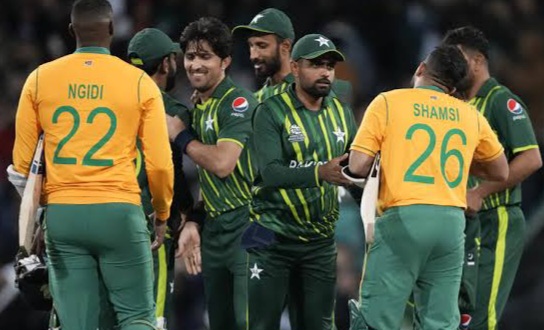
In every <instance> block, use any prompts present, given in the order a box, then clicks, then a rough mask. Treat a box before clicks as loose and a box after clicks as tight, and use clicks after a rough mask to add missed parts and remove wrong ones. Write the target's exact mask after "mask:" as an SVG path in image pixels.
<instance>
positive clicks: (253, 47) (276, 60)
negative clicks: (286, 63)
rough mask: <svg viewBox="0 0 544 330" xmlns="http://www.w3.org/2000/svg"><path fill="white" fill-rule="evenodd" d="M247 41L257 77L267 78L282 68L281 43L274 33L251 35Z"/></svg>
mask: <svg viewBox="0 0 544 330" xmlns="http://www.w3.org/2000/svg"><path fill="white" fill-rule="evenodd" d="M247 43H248V45H249V59H250V60H251V63H253V68H254V69H255V75H256V76H257V77H259V78H267V77H270V76H272V75H274V74H275V73H276V72H278V71H279V70H280V68H281V60H280V44H279V42H278V38H277V37H276V36H275V35H274V34H265V35H258V36H251V37H249V38H248V40H247Z"/></svg>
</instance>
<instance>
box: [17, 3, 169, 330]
mask: <svg viewBox="0 0 544 330" xmlns="http://www.w3.org/2000/svg"><path fill="white" fill-rule="evenodd" d="M69 29H70V33H71V34H72V35H73V36H74V37H75V38H76V44H77V49H76V51H75V52H74V53H73V54H70V55H67V56H64V57H62V58H60V59H57V60H55V61H52V62H49V63H46V64H43V65H41V66H39V67H38V68H37V69H36V70H34V71H33V72H32V73H31V74H30V76H29V77H28V78H27V80H26V83H25V85H24V87H23V90H22V92H21V97H20V100H19V106H18V109H17V116H16V140H15V145H14V150H13V161H14V164H13V165H14V169H15V170H16V171H17V172H18V173H20V174H23V175H26V174H27V173H28V172H29V166H30V161H31V159H32V155H33V152H34V148H35V147H36V142H37V141H38V136H39V135H40V134H41V133H44V135H45V143H44V144H45V151H44V152H45V163H46V167H47V180H46V182H45V186H44V192H43V193H44V197H45V202H46V204H47V210H46V215H45V224H44V227H45V229H44V230H45V241H46V242H45V243H46V248H47V255H48V257H49V272H50V273H49V274H50V277H49V279H50V289H51V293H52V295H53V301H54V306H55V309H56V311H57V313H58V317H59V320H60V324H61V327H62V329H65V330H72V329H78V330H96V329H97V327H98V321H99V320H98V319H99V315H98V314H99V310H100V308H99V300H100V297H99V295H100V294H99V292H102V291H100V288H104V287H105V294H106V296H107V298H108V300H109V302H110V303H111V304H112V306H113V308H114V310H115V314H116V318H117V319H116V324H118V326H119V328H120V329H123V330H125V329H128V330H144V329H154V324H155V316H154V304H153V272H152V257H151V247H152V248H158V247H159V246H160V245H161V244H162V240H163V238H164V235H165V230H166V220H167V219H168V218H169V215H170V204H171V200H172V183H173V170H172V160H171V151H170V145H169V143H168V134H167V130H166V125H165V114H164V106H163V103H162V97H161V93H160V90H159V88H158V87H157V85H156V84H155V83H154V82H153V80H152V79H151V78H150V77H149V76H148V75H147V74H145V72H143V71H142V70H139V69H137V68H134V67H133V66H131V65H129V64H127V63H125V62H123V61H122V60H120V59H118V58H116V57H114V56H111V55H110V52H109V46H110V44H111V40H112V37H113V13H112V8H111V5H110V4H109V2H108V1H106V0H78V1H76V2H75V3H74V4H73V7H72V11H71V23H70V26H69ZM119 79H122V81H121V80H119ZM137 139H139V140H140V141H141V143H142V150H143V154H144V157H145V165H146V172H147V176H148V180H149V187H150V192H151V195H152V196H153V209H154V211H155V217H156V221H155V234H156V240H155V242H153V244H152V245H151V244H150V240H149V231H148V229H147V227H146V220H145V217H144V214H143V212H142V208H141V201H140V189H139V187H138V182H137V180H136V176H135V175H134V172H135V170H136V169H135V165H134V164H135V162H134V160H135V159H136V156H137V148H136V140H137Z"/></svg>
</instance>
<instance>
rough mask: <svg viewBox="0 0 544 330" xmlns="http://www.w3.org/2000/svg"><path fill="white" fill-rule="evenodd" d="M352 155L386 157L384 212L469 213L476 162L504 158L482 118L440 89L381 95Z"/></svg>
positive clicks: (382, 186)
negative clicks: (409, 208) (415, 208)
mask: <svg viewBox="0 0 544 330" xmlns="http://www.w3.org/2000/svg"><path fill="white" fill-rule="evenodd" d="M351 149H352V150H355V151H359V152H362V153H365V154H368V155H370V156H374V155H376V153H378V152H380V153H381V177H380V192H379V197H378V198H379V200H378V205H379V206H380V208H381V209H382V210H386V209H388V208H390V207H393V206H403V205H414V204H431V205H444V206H456V207H461V208H466V189H467V180H468V173H469V168H470V164H471V162H472V160H473V159H475V160H477V161H482V162H485V161H491V160H493V159H496V158H497V157H499V156H500V155H501V154H502V152H503V148H502V146H501V144H500V143H499V141H498V139H497V137H496V136H495V134H494V133H493V131H492V130H491V127H490V126H489V123H488V122H487V120H486V119H485V118H484V117H483V116H482V114H480V113H479V112H478V111H476V110H475V109H474V107H472V106H471V105H469V104H468V103H466V102H463V101H461V100H459V99H456V98H454V97H452V96H449V95H446V94H445V93H443V92H442V91H441V90H440V89H438V88H436V87H422V88H410V89H397V90H393V91H390V92H386V93H381V94H380V95H378V96H377V97H376V98H375V99H374V100H373V101H372V103H371V104H370V105H369V106H368V108H367V110H366V112H365V115H364V117H363V122H362V123H361V126H360V127H359V131H358V132H357V136H356V137H355V140H354V141H353V144H352V146H351Z"/></svg>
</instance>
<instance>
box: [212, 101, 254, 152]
mask: <svg viewBox="0 0 544 330" xmlns="http://www.w3.org/2000/svg"><path fill="white" fill-rule="evenodd" d="M247 94H248V95H243V94H242V93H238V95H237V96H234V97H231V98H229V99H227V100H225V101H224V102H223V104H221V105H220V108H219V110H218V111H219V113H218V117H219V134H218V139H217V141H218V142H219V141H232V142H235V143H236V144H238V145H240V147H242V148H244V146H245V144H246V143H247V141H248V140H249V137H250V135H251V132H252V128H251V120H252V117H253V111H255V107H256V106H257V104H258V102H257V100H256V99H255V98H254V97H253V96H251V95H249V93H247Z"/></svg>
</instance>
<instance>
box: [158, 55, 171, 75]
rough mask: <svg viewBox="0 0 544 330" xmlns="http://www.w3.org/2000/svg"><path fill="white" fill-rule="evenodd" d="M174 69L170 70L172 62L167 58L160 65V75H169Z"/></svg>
mask: <svg viewBox="0 0 544 330" xmlns="http://www.w3.org/2000/svg"><path fill="white" fill-rule="evenodd" d="M170 70H172V68H170V61H169V57H168V56H166V57H164V58H163V59H162V62H161V64H160V65H159V73H161V74H168V72H170Z"/></svg>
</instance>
